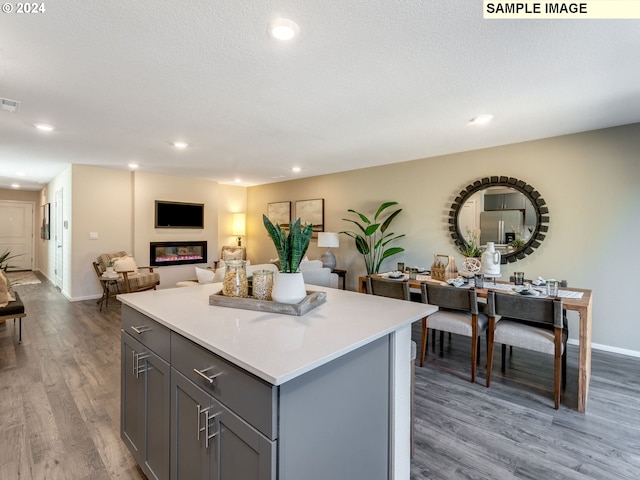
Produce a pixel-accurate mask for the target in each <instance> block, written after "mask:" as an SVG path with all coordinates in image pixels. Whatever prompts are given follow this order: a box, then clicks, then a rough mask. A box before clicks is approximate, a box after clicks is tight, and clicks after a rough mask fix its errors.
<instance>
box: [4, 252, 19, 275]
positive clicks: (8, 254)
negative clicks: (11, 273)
mask: <svg viewBox="0 0 640 480" xmlns="http://www.w3.org/2000/svg"><path fill="white" fill-rule="evenodd" d="M20 255H22V254H21V253H19V254H17V255H11V252H10V251H9V250H6V251H5V252H4V253H3V254H2V255H0V270H3V271H5V272H6V271H7V269H9V268H14V267H13V265H9V260H12V259H14V258H17V257H19V256H20Z"/></svg>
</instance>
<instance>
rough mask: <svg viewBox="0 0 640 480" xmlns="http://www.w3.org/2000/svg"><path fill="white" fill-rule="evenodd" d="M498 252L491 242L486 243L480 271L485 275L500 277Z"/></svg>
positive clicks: (499, 256)
mask: <svg viewBox="0 0 640 480" xmlns="http://www.w3.org/2000/svg"><path fill="white" fill-rule="evenodd" d="M501 257H502V256H501V255H500V252H498V251H497V250H496V247H495V244H494V243H493V242H487V249H486V250H485V251H484V253H483V254H482V261H481V263H482V270H481V272H482V273H484V274H485V275H500V261H501Z"/></svg>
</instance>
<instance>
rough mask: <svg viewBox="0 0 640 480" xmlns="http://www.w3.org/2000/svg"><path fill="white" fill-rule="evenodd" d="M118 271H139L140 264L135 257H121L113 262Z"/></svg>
mask: <svg viewBox="0 0 640 480" xmlns="http://www.w3.org/2000/svg"><path fill="white" fill-rule="evenodd" d="M113 267H114V269H115V271H116V272H133V273H138V265H136V261H135V259H134V258H133V257H129V256H126V257H120V258H117V259H116V260H115V261H114V262H113Z"/></svg>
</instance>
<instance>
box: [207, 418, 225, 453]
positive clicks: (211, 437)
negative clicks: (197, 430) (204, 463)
mask: <svg viewBox="0 0 640 480" xmlns="http://www.w3.org/2000/svg"><path fill="white" fill-rule="evenodd" d="M221 413H222V412H218V413H214V414H213V415H211V416H209V412H205V414H204V417H205V425H204V429H205V431H204V434H205V437H204V448H209V446H210V445H211V443H210V442H209V441H210V440H211V439H213V438H214V437H215V436H216V435H218V434H219V433H220V422H217V421H216V417H217V416H218V415H220V414H221ZM211 420H213V421H214V423H216V425H217V427H218V428H217V429H216V431H215V432H213V433H212V434H209V428H210V426H211V423H210V422H211Z"/></svg>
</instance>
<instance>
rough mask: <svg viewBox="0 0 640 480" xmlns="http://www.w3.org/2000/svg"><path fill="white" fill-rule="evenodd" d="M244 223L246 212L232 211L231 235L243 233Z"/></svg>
mask: <svg viewBox="0 0 640 480" xmlns="http://www.w3.org/2000/svg"><path fill="white" fill-rule="evenodd" d="M245 223H246V214H244V213H234V214H233V224H232V226H231V235H235V236H240V235H245Z"/></svg>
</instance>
